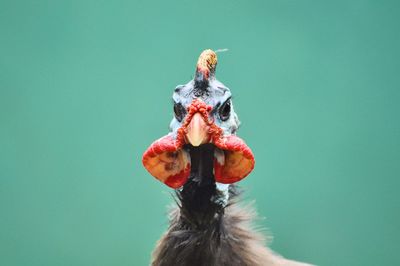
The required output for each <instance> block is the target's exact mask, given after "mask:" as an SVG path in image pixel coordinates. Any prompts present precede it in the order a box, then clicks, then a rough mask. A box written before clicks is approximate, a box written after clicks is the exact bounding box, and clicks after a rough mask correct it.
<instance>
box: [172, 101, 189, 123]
mask: <svg viewBox="0 0 400 266" xmlns="http://www.w3.org/2000/svg"><path fill="white" fill-rule="evenodd" d="M185 113H186V111H185V108H184V107H183V106H182V104H181V103H175V104H174V114H175V118H176V119H177V120H178V121H179V122H182V120H183V117H184V116H185Z"/></svg>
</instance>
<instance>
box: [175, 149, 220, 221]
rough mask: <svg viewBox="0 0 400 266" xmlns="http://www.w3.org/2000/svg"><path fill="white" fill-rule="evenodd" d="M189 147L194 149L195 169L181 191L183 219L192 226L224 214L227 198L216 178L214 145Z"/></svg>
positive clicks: (191, 152) (192, 154) (192, 155)
mask: <svg viewBox="0 0 400 266" xmlns="http://www.w3.org/2000/svg"><path fill="white" fill-rule="evenodd" d="M186 148H187V150H188V152H189V153H190V158H191V173H190V178H189V180H188V182H187V183H186V184H185V185H184V186H183V189H182V190H180V191H179V192H178V198H179V199H180V201H181V204H180V206H181V219H182V220H183V222H184V223H186V224H187V225H189V226H191V227H195V228H199V227H203V226H204V227H209V226H210V224H212V223H213V222H217V221H218V219H220V217H221V216H222V215H223V213H224V208H225V202H226V201H225V195H224V193H223V192H221V191H220V190H219V189H218V188H217V185H216V183H215V179H214V173H213V167H214V145H212V144H204V145H201V146H199V147H193V146H190V147H189V146H188V147H186Z"/></svg>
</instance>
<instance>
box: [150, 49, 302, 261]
mask: <svg viewBox="0 0 400 266" xmlns="http://www.w3.org/2000/svg"><path fill="white" fill-rule="evenodd" d="M216 65H217V57H216V54H215V52H213V51H211V50H205V51H204V52H203V53H202V54H201V55H200V57H199V60H198V64H197V68H196V74H195V77H194V79H193V80H192V81H190V82H189V83H187V84H186V85H181V86H178V87H177V88H176V89H175V91H174V93H173V100H174V112H175V116H174V118H173V119H172V121H171V123H170V133H169V134H168V135H167V136H166V137H164V138H162V139H160V140H158V142H155V143H154V144H153V145H152V146H151V147H150V148H149V149H148V151H146V152H145V154H144V156H143V164H144V166H145V167H146V169H147V170H148V171H149V172H150V173H151V174H152V175H153V176H155V177H156V178H157V179H159V180H160V181H162V182H164V183H165V184H167V185H169V186H170V187H172V188H175V189H176V205H177V206H176V207H174V208H173V209H172V210H171V212H170V215H169V222H170V225H169V228H168V230H167V232H165V234H164V235H163V236H162V237H161V239H160V240H159V241H158V242H157V245H156V247H155V249H154V251H153V254H152V261H151V265H152V266H170V265H175V266H185V265H189V266H228V265H229V266H239V265H240V266H245V265H247V266H268V265H288V266H290V265H293V266H294V265H309V264H305V263H300V262H295V261H291V260H287V259H285V258H283V257H281V256H280V255H278V254H276V253H274V252H273V251H271V250H270V249H269V248H267V247H266V240H267V238H266V236H264V235H263V234H262V233H261V232H259V231H257V230H254V227H253V225H252V221H253V220H254V218H255V217H256V214H255V211H254V209H253V208H252V207H251V206H243V205H240V204H239V203H238V202H239V200H240V197H239V193H238V189H237V187H236V185H234V184H233V183H234V182H236V181H239V180H240V179H242V178H244V177H245V176H246V175H247V174H249V173H250V171H251V170H252V169H253V167H254V158H253V157H251V156H252V153H251V150H250V149H249V148H248V147H247V146H246V145H245V144H244V142H242V141H241V140H240V139H239V138H237V139H235V138H236V131H237V129H238V127H239V119H238V116H237V114H236V113H235V111H234V109H233V105H232V100H231V92H230V90H229V89H228V88H227V87H226V86H225V85H223V84H222V83H221V82H219V81H218V80H217V79H216V78H215V69H216ZM194 103H196V104H199V106H200V108H198V109H196V110H195V111H194V112H192V113H191V111H190V108H191V107H192V105H193V104H194ZM204 106H209V109H207V110H208V111H207V112H206V111H204V108H205V107H204ZM203 107H204V108H203ZM201 108H203V109H201ZM196 112H203V113H204V114H205V116H203V118H198V117H201V116H199V115H198V116H196ZM207 116H208V117H207ZM196 119H197V120H196ZM193 121H195V122H193ZM182 128H184V130H182ZM213 129H216V130H217V131H218V132H219V135H218V134H217V133H215V131H213ZM212 134H215V135H218V137H219V138H220V139H222V140H223V141H222V142H221V143H223V144H219V145H218V143H219V142H218V141H217V140H216V138H214V137H213V136H211V135H212ZM232 139H233V140H234V141H231V140H232ZM162 141H164V142H162ZM229 141H231V143H229ZM167 142H173V143H172V144H171V143H167ZM230 144H232V146H230ZM223 145H225V146H223ZM235 145H236V146H235ZM238 147H240V148H238ZM243 154H250V155H251V156H250V155H249V156H248V157H245V156H243ZM229 167H230V168H232V169H233V170H232V169H230V168H229ZM218 169H222V170H218ZM221 173H222V174H221ZM171 180H172V181H171Z"/></svg>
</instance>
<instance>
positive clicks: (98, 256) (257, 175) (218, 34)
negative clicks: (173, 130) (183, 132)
mask: <svg viewBox="0 0 400 266" xmlns="http://www.w3.org/2000/svg"><path fill="white" fill-rule="evenodd" d="M398 3H399V2H398V1H316V0H315V1H181V2H169V1H160V2H154V1H144V0H143V1H132V0H131V1H119V0H117V1H87V0H85V1H83V0H79V1H6V0H1V1H0V38H1V39H0V128H1V130H0V265H7V266H13V265H74V266H79V265H147V264H148V262H149V258H150V252H151V250H152V248H153V246H154V244H155V242H156V240H157V239H158V237H159V236H160V235H161V233H162V232H163V231H164V229H165V228H166V226H167V221H166V215H165V212H166V205H168V204H170V203H171V202H172V200H171V195H170V194H171V190H170V189H168V188H167V187H166V186H165V185H163V184H161V183H159V182H157V181H156V180H155V179H154V178H152V177H151V176H150V175H149V174H148V173H147V172H146V171H145V170H144V169H143V167H142V165H141V155H142V152H143V151H144V150H145V149H146V148H147V146H148V145H149V144H150V143H151V142H152V141H153V140H155V139H156V138H158V137H161V136H162V135H164V134H166V133H167V130H168V125H169V122H170V120H171V118H172V102H171V95H172V91H173V89H174V87H175V86H176V85H178V84H183V83H186V82H187V81H189V80H190V79H191V77H192V75H193V73H194V67H195V62H196V60H197V57H198V55H199V53H200V52H201V51H202V50H203V49H206V48H212V49H218V48H229V52H226V53H221V54H219V66H218V69H217V77H218V78H219V79H220V80H221V81H222V82H224V83H225V84H226V85H227V86H228V87H230V88H231V90H232V92H233V94H234V104H235V108H236V111H237V113H238V114H239V117H240V119H241V121H242V128H241V129H240V131H239V136H241V137H242V138H244V139H245V140H246V142H247V143H248V144H249V146H250V147H252V149H253V151H254V153H255V156H256V160H257V164H256V168H255V170H254V172H253V173H252V174H251V175H250V177H248V178H247V179H246V180H244V181H243V182H241V185H242V186H243V187H245V188H246V190H247V192H246V199H247V200H253V199H255V201H256V206H257V209H258V211H259V214H260V216H262V217H266V219H265V220H261V221H260V222H259V224H260V225H261V226H262V227H265V228H268V230H269V231H271V232H272V233H273V236H274V240H273V243H272V248H273V249H274V250H276V251H277V252H279V253H282V254H283V255H284V256H286V257H289V258H292V259H297V260H302V261H308V262H311V263H315V264H319V265H396V264H397V265H400V256H399V255H398V250H399V238H400V229H399V227H400V208H399V207H400V200H399V195H398V187H399V185H400V181H399V178H400V175H399V173H400V162H399V158H400V149H399V148H400V123H399V115H400V108H399V100H400V99H399V90H400V86H399V68H400V64H399V59H400V57H399V53H400V52H399V47H400V37H399V35H400V30H399V25H400V18H399V11H400V4H398Z"/></svg>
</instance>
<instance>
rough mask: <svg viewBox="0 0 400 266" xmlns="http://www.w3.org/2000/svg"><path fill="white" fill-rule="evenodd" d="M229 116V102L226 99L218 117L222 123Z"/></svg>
mask: <svg viewBox="0 0 400 266" xmlns="http://www.w3.org/2000/svg"><path fill="white" fill-rule="evenodd" d="M230 115H231V100H230V99H228V100H227V101H225V102H224V103H223V104H222V106H221V107H220V108H219V117H220V118H221V120H222V121H226V120H228V119H229V116H230Z"/></svg>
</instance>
